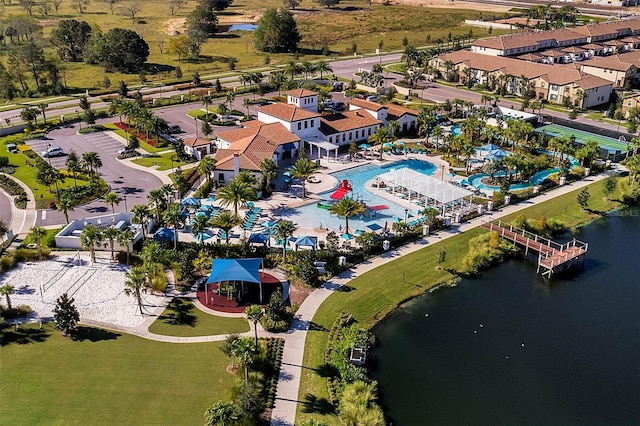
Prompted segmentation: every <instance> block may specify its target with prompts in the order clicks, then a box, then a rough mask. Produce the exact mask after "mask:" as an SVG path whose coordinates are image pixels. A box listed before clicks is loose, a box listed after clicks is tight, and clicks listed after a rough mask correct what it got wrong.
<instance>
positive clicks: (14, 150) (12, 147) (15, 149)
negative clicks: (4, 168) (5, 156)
mask: <svg viewBox="0 0 640 426" xmlns="http://www.w3.org/2000/svg"><path fill="white" fill-rule="evenodd" d="M7 151H9V152H10V153H12V154H17V153H18V147H17V146H16V144H14V143H8V144H7Z"/></svg>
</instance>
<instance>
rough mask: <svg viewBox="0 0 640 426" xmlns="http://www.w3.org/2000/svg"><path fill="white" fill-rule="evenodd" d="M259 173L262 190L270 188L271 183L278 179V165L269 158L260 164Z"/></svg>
mask: <svg viewBox="0 0 640 426" xmlns="http://www.w3.org/2000/svg"><path fill="white" fill-rule="evenodd" d="M260 171H261V172H262V183H263V186H264V188H271V181H273V180H274V179H275V178H277V177H278V165H277V164H276V162H275V161H273V160H272V159H271V158H265V159H263V160H262V162H261V163H260Z"/></svg>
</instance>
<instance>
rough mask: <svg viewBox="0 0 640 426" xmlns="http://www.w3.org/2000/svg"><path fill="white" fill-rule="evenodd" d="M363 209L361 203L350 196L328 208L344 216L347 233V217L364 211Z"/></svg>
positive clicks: (347, 231)
mask: <svg viewBox="0 0 640 426" xmlns="http://www.w3.org/2000/svg"><path fill="white" fill-rule="evenodd" d="M364 210H365V207H364V205H363V204H362V203H360V202H358V201H356V200H354V199H353V198H350V197H344V198H343V199H341V200H340V201H338V202H337V203H335V204H333V205H332V206H331V207H330V208H329V211H330V212H331V213H333V214H335V215H338V216H342V217H344V220H345V232H346V233H347V234H348V233H349V218H350V217H352V216H355V215H357V214H360V213H362V212H364Z"/></svg>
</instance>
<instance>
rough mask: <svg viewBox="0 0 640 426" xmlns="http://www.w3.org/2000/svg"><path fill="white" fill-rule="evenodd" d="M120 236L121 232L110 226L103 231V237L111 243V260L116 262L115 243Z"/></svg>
mask: <svg viewBox="0 0 640 426" xmlns="http://www.w3.org/2000/svg"><path fill="white" fill-rule="evenodd" d="M118 235H120V230H119V229H117V228H114V227H113V226H110V227H108V228H106V229H105V230H104V231H102V236H103V237H104V238H106V239H107V241H108V242H109V249H110V250H111V260H115V248H114V246H115V243H116V240H117V239H118Z"/></svg>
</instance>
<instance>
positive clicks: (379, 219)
mask: <svg viewBox="0 0 640 426" xmlns="http://www.w3.org/2000/svg"><path fill="white" fill-rule="evenodd" d="M403 168H410V169H412V170H415V171H417V172H420V173H423V174H425V175H432V174H433V173H434V172H435V171H436V166H435V165H433V164H432V163H429V162H427V161H421V160H404V161H400V162H397V163H392V164H385V165H384V166H378V165H375V164H365V165H362V166H357V167H354V168H351V169H348V170H343V171H340V172H336V173H332V174H331V175H332V176H333V177H335V178H336V179H337V180H338V182H341V181H342V180H344V179H346V180H349V181H351V185H352V188H353V192H352V195H353V197H354V198H356V199H362V201H364V202H365V204H367V205H368V206H375V205H381V204H384V205H386V206H388V207H389V208H388V209H386V210H378V211H377V212H376V213H375V215H374V216H373V217H364V216H354V217H352V218H350V219H349V228H350V229H349V230H350V232H352V233H353V232H354V231H355V230H362V231H369V230H370V229H369V228H367V227H366V226H367V225H371V224H373V223H375V224H377V225H379V226H382V227H384V225H385V222H386V223H387V225H388V227H389V228H390V227H391V223H392V222H393V221H394V220H396V219H397V218H401V219H404V209H405V208H407V207H408V206H409V203H408V202H407V201H404V202H403V201H402V200H401V199H399V198H398V200H397V203H395V202H391V201H389V200H387V199H384V198H382V197H378V196H376V195H374V194H372V193H370V192H369V191H367V190H366V189H365V187H364V185H365V183H366V182H368V181H370V180H372V179H375V177H376V176H378V175H381V174H383V173H387V172H390V171H392V170H397V169H403ZM332 193H333V191H327V192H324V193H322V194H319V195H320V197H321V198H322V199H323V200H326V201H328V200H329V199H330V198H329V197H330V195H331V194H332ZM400 203H402V204H400ZM417 213H418V212H417V211H415V210H410V211H409V214H411V215H413V216H414V217H415V216H416V215H417ZM286 219H287V220H292V221H293V222H294V223H295V224H296V225H297V226H298V227H301V228H318V227H319V226H320V225H322V226H323V227H324V228H329V229H331V230H333V231H336V232H338V231H339V229H340V227H344V224H345V221H344V218H343V217H339V216H336V215H332V214H330V213H329V212H328V211H327V210H324V209H320V208H318V207H317V206H316V203H312V204H308V205H306V206H302V207H298V208H296V209H293V212H292V213H289V214H287V216H286Z"/></svg>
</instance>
